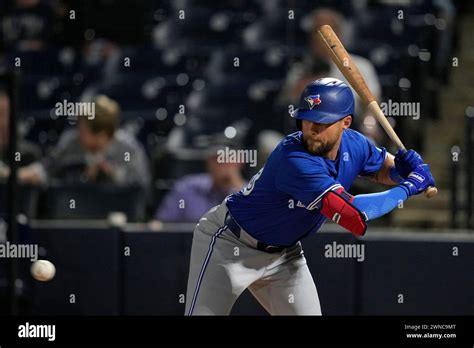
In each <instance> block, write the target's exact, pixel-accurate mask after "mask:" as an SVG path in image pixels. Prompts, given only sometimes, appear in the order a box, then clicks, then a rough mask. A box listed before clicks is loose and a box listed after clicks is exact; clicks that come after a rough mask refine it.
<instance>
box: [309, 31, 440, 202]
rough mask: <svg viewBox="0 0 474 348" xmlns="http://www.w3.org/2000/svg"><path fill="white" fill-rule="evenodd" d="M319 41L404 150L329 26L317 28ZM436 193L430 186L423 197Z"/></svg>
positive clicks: (403, 148) (386, 130)
mask: <svg viewBox="0 0 474 348" xmlns="http://www.w3.org/2000/svg"><path fill="white" fill-rule="evenodd" d="M318 32H319V35H320V39H321V40H322V41H323V42H324V46H325V47H326V49H327V51H328V52H329V55H330V57H331V59H332V60H333V62H334V63H335V64H336V65H337V67H338V68H339V70H340V71H341V72H342V74H343V75H344V76H345V78H346V79H347V81H349V83H350V84H351V86H352V88H354V90H355V91H356V92H357V94H358V95H359V96H360V98H361V99H362V101H363V102H364V104H365V105H367V107H368V108H369V110H370V111H371V112H372V113H373V114H374V116H375V118H376V119H377V121H378V122H379V123H380V124H381V125H382V127H383V129H385V132H386V133H387V134H388V136H389V137H390V139H391V140H392V141H393V142H395V144H396V145H397V147H398V148H399V149H402V150H405V146H404V145H403V143H402V142H401V140H400V138H399V137H398V135H397V133H395V131H394V130H393V128H392V126H391V125H390V123H389V122H388V120H387V118H386V117H385V115H384V114H383V112H382V110H381V109H380V106H379V104H378V103H377V101H376V100H375V97H374V96H373V94H372V93H371V92H370V90H369V88H368V87H367V84H366V83H365V80H364V77H363V76H362V75H361V73H360V72H359V69H357V66H355V64H354V62H353V61H352V59H351V57H350V55H349V54H348V53H347V51H346V49H345V48H344V46H343V45H342V43H341V41H340V40H339V38H338V37H337V35H336V33H335V32H334V31H333V30H332V28H331V26H329V25H323V26H322V27H321V28H319V31H318ZM437 193H438V189H437V188H436V187H433V186H430V187H428V188H427V189H426V191H425V195H426V197H428V198H431V197H433V196H435V195H436V194H437Z"/></svg>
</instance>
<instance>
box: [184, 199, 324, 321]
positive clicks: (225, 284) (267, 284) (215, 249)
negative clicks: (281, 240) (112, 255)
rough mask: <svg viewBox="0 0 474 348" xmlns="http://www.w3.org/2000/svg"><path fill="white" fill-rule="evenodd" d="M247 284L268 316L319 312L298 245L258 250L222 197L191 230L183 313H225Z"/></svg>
mask: <svg viewBox="0 0 474 348" xmlns="http://www.w3.org/2000/svg"><path fill="white" fill-rule="evenodd" d="M247 288H248V289H249V290H250V292H251V293H252V294H253V296H255V298H256V299H257V300H258V301H259V302H260V304H261V305H262V306H263V307H264V308H265V309H266V310H267V311H268V312H269V313H270V314H272V315H321V307H320V304H319V297H318V292H317V290H316V286H315V284H314V281H313V278H312V276H311V273H310V272H309V269H308V266H307V264H306V259H305V257H304V255H303V250H302V248H301V244H300V243H297V244H296V245H295V246H293V247H291V248H287V249H284V250H282V251H278V252H273V253H269V252H265V251H261V250H259V249H257V241H256V240H255V239H254V238H253V237H251V236H250V235H249V234H248V233H246V232H245V231H244V230H241V229H240V228H239V227H238V226H236V224H235V222H234V221H233V220H232V218H231V217H230V216H229V214H228V209H227V206H226V204H225V202H224V203H222V204H221V205H219V206H217V207H214V208H212V209H211V210H210V211H209V212H208V213H206V215H204V217H203V218H202V219H201V220H200V221H199V224H198V225H197V226H196V229H195V230H194V236H193V245H192V250H191V260H190V268H189V278H188V287H187V294H186V311H185V314H186V315H228V314H230V312H231V310H232V306H233V305H234V303H235V301H236V300H237V298H238V297H239V296H240V294H242V292H243V291H244V290H245V289H247Z"/></svg>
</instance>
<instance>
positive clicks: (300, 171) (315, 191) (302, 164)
mask: <svg viewBox="0 0 474 348" xmlns="http://www.w3.org/2000/svg"><path fill="white" fill-rule="evenodd" d="M275 185H276V188H277V189H279V190H280V191H283V192H286V193H287V194H289V195H290V196H292V197H294V198H295V199H297V200H299V201H301V202H302V203H303V204H304V205H305V207H306V209H308V210H313V209H315V208H316V207H318V204H319V203H320V201H321V199H322V198H323V196H324V194H325V193H326V192H328V191H330V190H335V189H337V188H339V187H342V185H341V184H340V183H338V182H337V181H336V180H334V178H332V177H331V176H330V175H329V174H328V173H327V171H326V169H325V168H324V164H323V163H321V162H319V161H317V160H313V159H310V158H308V157H304V156H288V157H287V158H285V160H284V161H282V163H281V166H280V170H279V171H278V173H277V175H276V176H275Z"/></svg>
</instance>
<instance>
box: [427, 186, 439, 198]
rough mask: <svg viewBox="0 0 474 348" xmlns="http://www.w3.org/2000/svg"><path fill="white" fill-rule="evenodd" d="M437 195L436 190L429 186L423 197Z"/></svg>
mask: <svg viewBox="0 0 474 348" xmlns="http://www.w3.org/2000/svg"><path fill="white" fill-rule="evenodd" d="M437 194H438V189H437V188H436V187H434V186H430V187H428V188H427V189H426V190H425V196H426V197H427V198H432V197H434V196H436V195H437Z"/></svg>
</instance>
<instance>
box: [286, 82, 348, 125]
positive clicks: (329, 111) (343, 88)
mask: <svg viewBox="0 0 474 348" xmlns="http://www.w3.org/2000/svg"><path fill="white" fill-rule="evenodd" d="M354 105H355V102H354V95H353V94H352V90H351V89H350V87H349V86H348V85H346V84H345V83H344V82H343V81H341V80H338V79H334V78H329V77H326V78H321V79H318V80H315V81H313V82H311V83H310V84H309V85H308V86H306V88H305V89H304V91H303V93H302V94H301V98H300V103H299V106H298V109H296V110H295V111H294V112H293V113H292V114H291V116H292V117H294V118H296V119H297V120H307V121H312V122H317V123H324V124H329V123H334V122H336V121H339V120H340V119H342V118H344V117H346V116H347V115H354Z"/></svg>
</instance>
